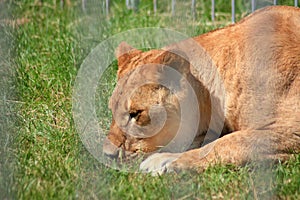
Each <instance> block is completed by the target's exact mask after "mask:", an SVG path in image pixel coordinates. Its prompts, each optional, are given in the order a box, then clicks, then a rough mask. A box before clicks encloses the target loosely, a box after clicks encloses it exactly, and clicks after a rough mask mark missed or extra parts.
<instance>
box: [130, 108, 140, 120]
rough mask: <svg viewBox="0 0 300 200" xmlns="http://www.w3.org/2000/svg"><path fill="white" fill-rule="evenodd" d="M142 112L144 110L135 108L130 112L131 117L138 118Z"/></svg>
mask: <svg viewBox="0 0 300 200" xmlns="http://www.w3.org/2000/svg"><path fill="white" fill-rule="evenodd" d="M142 112H143V111H142V110H135V111H131V112H129V116H130V119H136V120H137V119H138V117H139V116H140V115H141V113H142Z"/></svg>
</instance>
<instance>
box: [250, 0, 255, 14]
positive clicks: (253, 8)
mask: <svg viewBox="0 0 300 200" xmlns="http://www.w3.org/2000/svg"><path fill="white" fill-rule="evenodd" d="M255 7H256V6H255V0H251V12H254V10H255Z"/></svg>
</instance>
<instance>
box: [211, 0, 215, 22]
mask: <svg viewBox="0 0 300 200" xmlns="http://www.w3.org/2000/svg"><path fill="white" fill-rule="evenodd" d="M211 20H212V21H215V0H211Z"/></svg>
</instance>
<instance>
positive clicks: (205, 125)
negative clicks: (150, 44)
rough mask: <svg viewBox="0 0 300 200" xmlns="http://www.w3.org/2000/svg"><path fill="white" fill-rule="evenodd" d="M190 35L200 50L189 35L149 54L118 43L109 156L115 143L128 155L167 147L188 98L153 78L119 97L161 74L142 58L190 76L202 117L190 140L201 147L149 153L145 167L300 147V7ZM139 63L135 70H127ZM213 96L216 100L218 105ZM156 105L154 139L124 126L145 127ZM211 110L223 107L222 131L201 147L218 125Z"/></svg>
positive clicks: (199, 166)
mask: <svg viewBox="0 0 300 200" xmlns="http://www.w3.org/2000/svg"><path fill="white" fill-rule="evenodd" d="M193 41H196V43H198V44H199V45H200V46H201V47H202V48H203V49H204V53H203V52H200V53H197V52H196V50H195V48H191V47H190V46H189V45H188V44H189V41H188V40H187V41H182V42H180V43H178V44H174V45H170V46H169V47H166V48H164V50H151V51H149V52H141V51H139V50H136V49H132V48H130V47H128V46H126V45H125V44H121V45H120V47H119V49H118V53H117V54H118V57H119V58H118V63H119V70H118V79H119V82H118V86H117V88H116V90H115V92H114V94H113V95H112V98H111V102H110V108H111V109H112V110H113V114H114V119H113V123H112V125H111V129H110V133H109V135H108V139H109V141H106V144H105V146H104V152H105V153H107V154H108V155H113V156H115V155H116V154H117V152H119V151H120V149H124V150H126V152H127V154H131V153H130V152H132V153H136V152H137V151H143V152H147V153H149V152H153V151H155V150H157V149H158V148H159V147H162V146H165V145H167V144H168V142H170V140H171V139H172V137H174V134H175V133H174V132H176V131H177V130H178V124H179V123H180V114H179V113H180V112H179V110H180V106H179V105H178V104H179V101H180V99H188V98H189V96H185V94H186V92H184V91H179V92H178V93H179V94H177V96H176V98H179V100H178V99H177V100H176V98H175V97H174V95H173V94H172V92H170V91H169V90H167V89H166V88H164V87H160V86H158V85H155V84H154V85H144V86H142V87H140V88H139V89H137V90H136V91H135V93H134V94H133V95H131V94H130V96H129V97H128V96H126V95H124V93H127V92H128V91H129V90H130V89H129V88H132V87H134V86H135V84H136V83H137V81H138V80H143V79H147V78H150V79H151V80H152V79H159V78H157V77H162V76H164V74H163V73H162V72H161V71H163V67H162V66H158V65H157V66H149V67H148V68H147V67H145V68H141V66H142V65H145V64H147V63H154V64H163V65H170V66H171V67H173V68H175V69H176V70H178V71H179V72H180V73H181V75H182V76H183V77H185V79H186V80H188V82H189V83H190V84H191V85H192V87H193V89H194V91H195V93H196V96H197V100H198V106H197V109H199V113H200V116H201V120H199V122H198V124H199V128H198V129H197V133H196V135H195V141H194V143H193V145H194V144H196V145H198V147H199V148H196V149H193V150H189V151H186V152H184V153H159V154H154V155H153V156H150V157H149V158H148V159H146V160H145V161H144V162H143V163H142V165H141V169H142V170H146V171H157V172H164V171H168V170H174V169H186V168H193V169H196V170H199V171H200V170H203V169H205V168H206V167H207V166H209V165H210V164H213V163H216V162H221V163H233V164H237V165H242V164H245V163H247V162H249V161H252V160H256V159H266V158H270V159H275V160H276V159H282V160H284V159H287V158H289V157H290V155H291V153H295V152H296V153H297V152H299V151H300V101H299V100H300V9H298V8H293V7H284V6H278V7H268V8H265V9H262V10H259V11H257V12H255V13H253V14H251V15H250V16H248V17H247V18H245V19H244V20H242V21H241V22H239V23H237V24H235V25H231V26H228V27H225V28H223V29H219V30H216V31H212V32H209V33H206V34H203V35H200V36H198V37H195V38H193ZM174 48H175V49H179V50H180V51H183V52H185V54H186V56H187V58H185V59H187V60H190V61H191V64H189V63H187V62H185V61H184V60H182V59H181V58H178V56H176V55H175V56H174V54H172V53H169V52H168V51H169V50H170V51H172V49H174ZM193 60H194V61H195V60H196V61H195V62H193ZM197 62H198V64H197ZM173 65H174V66H173ZM197 65H198V68H197ZM199 65H206V66H209V65H212V66H211V67H215V68H216V73H212V72H213V71H212V72H210V73H204V72H203V71H201V66H200V67H199ZM139 68H141V71H140V72H139V73H132V72H131V71H132V70H135V69H139ZM199 69H200V71H199ZM123 79H124V80H125V81H124V80H123ZM133 80H134V81H133ZM179 84H180V83H179ZM220 84H221V85H222V87H223V89H224V90H225V92H222V88H221V89H220V87H219V85H220ZM180 87H182V88H184V86H180ZM182 90H184V89H182ZM121 91H122V92H121ZM125 97H126V98H127V97H128V98H127V99H124V98H125ZM212 102H220V108H222V109H223V110H222V109H218V108H216V107H218V106H219V105H216V103H212ZM154 104H159V105H162V106H164V107H166V114H167V118H166V123H165V125H164V126H163V128H162V129H161V131H159V132H158V133H157V134H155V135H153V136H151V137H150V136H149V137H144V138H143V137H135V136H134V135H135V134H136V133H135V132H136V131H137V130H141V129H134V128H129V127H133V125H132V124H133V123H134V124H138V125H139V126H147V125H149V124H150V123H151V117H149V115H150V114H149V113H150V110H151V109H150V108H151V106H153V105H154ZM223 104H224V105H223ZM222 105H223V106H222ZM214 110H217V111H218V110H221V111H220V112H219V111H218V112H219V113H218V115H219V116H221V117H220V119H221V118H222V116H224V121H221V123H222V125H224V127H223V129H222V135H224V136H223V137H221V138H219V139H216V138H214V139H213V140H214V141H213V142H211V143H209V144H207V145H205V146H203V145H202V146H203V147H201V148H200V146H201V143H202V142H203V140H204V137H205V133H206V131H207V130H208V129H214V127H215V126H217V125H214V121H217V122H216V123H215V124H218V123H219V122H218V121H220V120H219V118H218V117H217V118H214V117H212V115H213V112H214ZM126 115H127V116H128V117H126ZM157 116H159V115H157ZM133 118H134V120H132V121H131V119H133ZM116 121H119V122H118V123H117V122H116ZM122 121H123V122H122ZM187 124H188V123H187ZM211 124H213V125H212V127H211ZM120 126H121V128H120ZM185 134H186V135H189V134H190V133H189V132H186V133H185ZM145 135H147V134H146V133H145ZM193 148H194V146H193Z"/></svg>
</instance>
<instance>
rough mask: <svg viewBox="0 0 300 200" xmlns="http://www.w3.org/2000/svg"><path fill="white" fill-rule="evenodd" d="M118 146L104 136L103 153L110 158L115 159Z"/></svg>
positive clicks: (117, 153)
mask: <svg viewBox="0 0 300 200" xmlns="http://www.w3.org/2000/svg"><path fill="white" fill-rule="evenodd" d="M119 151H120V148H118V147H117V146H116V145H114V144H113V143H111V141H110V140H109V139H107V138H105V140H104V142H103V153H104V154H105V155H106V156H108V157H109V158H111V159H116V158H117V157H118V155H119Z"/></svg>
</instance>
